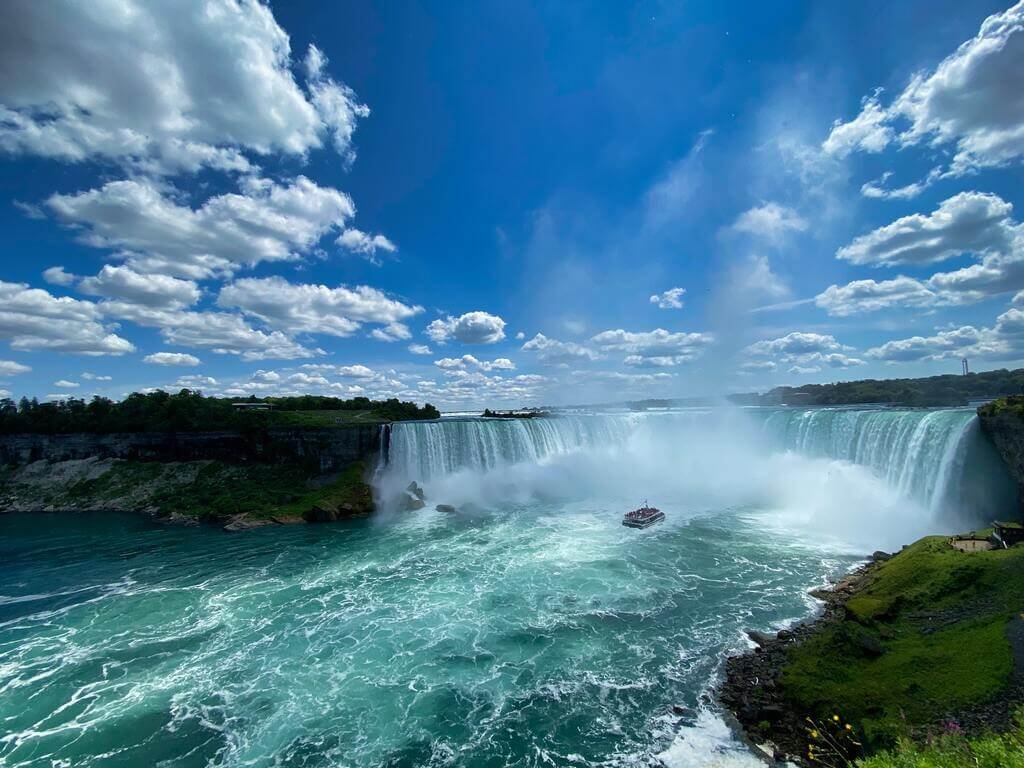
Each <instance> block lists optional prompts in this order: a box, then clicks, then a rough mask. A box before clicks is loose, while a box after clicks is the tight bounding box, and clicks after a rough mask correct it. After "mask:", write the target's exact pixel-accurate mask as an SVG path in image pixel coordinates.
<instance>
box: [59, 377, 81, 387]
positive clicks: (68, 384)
mask: <svg viewBox="0 0 1024 768" xmlns="http://www.w3.org/2000/svg"><path fill="white" fill-rule="evenodd" d="M53 386H55V387H59V388H60V389H77V388H78V387H80V386H82V385H81V384H79V383H78V382H77V381H68V380H67V379H58V380H57V381H55V382H53Z"/></svg>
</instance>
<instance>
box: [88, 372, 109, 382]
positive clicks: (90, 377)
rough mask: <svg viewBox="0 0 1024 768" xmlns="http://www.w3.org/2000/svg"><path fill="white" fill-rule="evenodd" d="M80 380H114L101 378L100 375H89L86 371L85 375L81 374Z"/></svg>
mask: <svg viewBox="0 0 1024 768" xmlns="http://www.w3.org/2000/svg"><path fill="white" fill-rule="evenodd" d="M82 378H83V379H85V380H86V381H113V380H114V377H113V376H101V375H99V374H96V373H89V372H88V371H86V372H85V373H83V374H82Z"/></svg>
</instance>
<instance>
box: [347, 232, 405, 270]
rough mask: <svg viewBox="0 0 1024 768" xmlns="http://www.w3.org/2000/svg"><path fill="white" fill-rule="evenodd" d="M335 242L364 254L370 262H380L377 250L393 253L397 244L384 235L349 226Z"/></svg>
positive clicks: (354, 251)
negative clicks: (369, 233) (372, 233)
mask: <svg viewBox="0 0 1024 768" xmlns="http://www.w3.org/2000/svg"><path fill="white" fill-rule="evenodd" d="M336 242H337V244H338V245H340V246H342V247H343V248H347V249H348V250H350V251H352V252H353V253H358V254H360V255H361V256H364V257H365V258H366V260H367V261H369V262H370V263H371V264H380V258H379V257H378V256H377V251H384V252H385V253H394V252H395V251H397V250H398V246H396V245H395V244H394V243H392V242H391V241H390V240H388V239H387V238H386V237H384V235H368V234H366V233H365V232H362V231H360V230H358V229H351V228H350V229H346V230H345V231H344V232H342V233H341V235H340V236H339V237H338V239H337V241H336Z"/></svg>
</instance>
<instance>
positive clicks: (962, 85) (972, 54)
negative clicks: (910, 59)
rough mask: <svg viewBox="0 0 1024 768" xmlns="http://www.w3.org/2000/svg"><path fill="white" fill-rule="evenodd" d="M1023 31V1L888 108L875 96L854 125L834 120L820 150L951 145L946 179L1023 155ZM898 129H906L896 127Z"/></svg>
mask: <svg viewBox="0 0 1024 768" xmlns="http://www.w3.org/2000/svg"><path fill="white" fill-rule="evenodd" d="M1022 33H1024V2H1019V3H1017V4H1015V5H1014V6H1013V7H1011V8H1009V9H1007V10H1005V11H1003V12H1002V13H997V14H993V15H992V16H989V17H988V18H987V19H985V21H984V22H983V23H982V25H981V29H980V30H979V31H978V34H977V35H976V36H975V37H974V38H972V39H970V40H968V41H966V42H965V43H963V44H962V45H961V46H960V47H959V48H958V49H957V50H956V51H955V52H953V53H952V54H950V55H949V56H947V57H946V58H945V59H943V60H942V61H941V62H940V63H939V65H938V66H937V67H935V69H934V70H931V71H927V70H925V71H921V72H918V73H917V74H915V75H914V76H913V77H912V78H911V80H910V82H909V84H908V85H907V87H906V88H905V89H904V90H903V91H902V92H901V93H900V94H899V95H898V96H897V97H896V98H895V99H894V100H893V102H892V103H891V104H890V105H889V106H883V105H882V104H881V102H880V97H879V94H877V93H876V94H874V95H872V96H871V97H869V98H867V99H866V100H865V101H864V103H863V105H862V107H861V111H860V114H858V115H857V117H855V118H854V119H853V120H851V121H849V122H845V123H844V122H840V121H837V122H836V123H835V125H833V127H832V130H831V132H830V133H829V136H828V138H827V139H826V140H825V142H824V144H823V145H822V146H823V148H824V150H825V151H826V152H829V153H832V154H836V155H840V156H841V155H845V154H849V153H850V152H854V151H858V150H861V151H866V152H880V151H882V150H884V149H885V148H886V147H888V146H890V145H891V144H893V143H896V144H898V145H899V146H903V147H906V146H913V145H926V146H929V147H944V146H952V147H953V148H954V150H955V154H954V157H953V160H952V162H951V163H950V165H949V168H948V169H947V170H946V171H945V172H944V174H943V175H953V176H959V175H962V174H965V173H969V172H971V171H974V170H976V169H978V168H985V167H994V166H1001V165H1006V164H1008V163H1010V162H1016V161H1018V160H1019V159H1020V157H1021V155H1022V154H1024V100H1021V98H1020V91H1021V86H1022V84H1024V79H1022V75H1021V73H1022V72H1024V34H1022ZM903 124H909V125H908V127H906V128H905V129H902V130H900V129H899V127H898V126H901V125H903ZM936 176H937V174H932V175H930V176H929V179H928V180H926V181H927V182H930V181H931V180H933V179H934V178H935V177H936ZM923 186H924V185H922V187H921V188H923Z"/></svg>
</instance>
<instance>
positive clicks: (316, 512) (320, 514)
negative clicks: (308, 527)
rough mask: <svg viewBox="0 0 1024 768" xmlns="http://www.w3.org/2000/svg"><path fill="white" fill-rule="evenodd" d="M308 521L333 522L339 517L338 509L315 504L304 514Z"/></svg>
mask: <svg viewBox="0 0 1024 768" xmlns="http://www.w3.org/2000/svg"><path fill="white" fill-rule="evenodd" d="M303 518H305V520H306V522H308V523H333V522H334V521H335V520H337V519H338V511H337V510H336V509H331V508H330V507H326V506H320V505H315V506H314V507H313V508H312V509H310V510H309V511H308V512H306V514H304V515H303Z"/></svg>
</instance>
